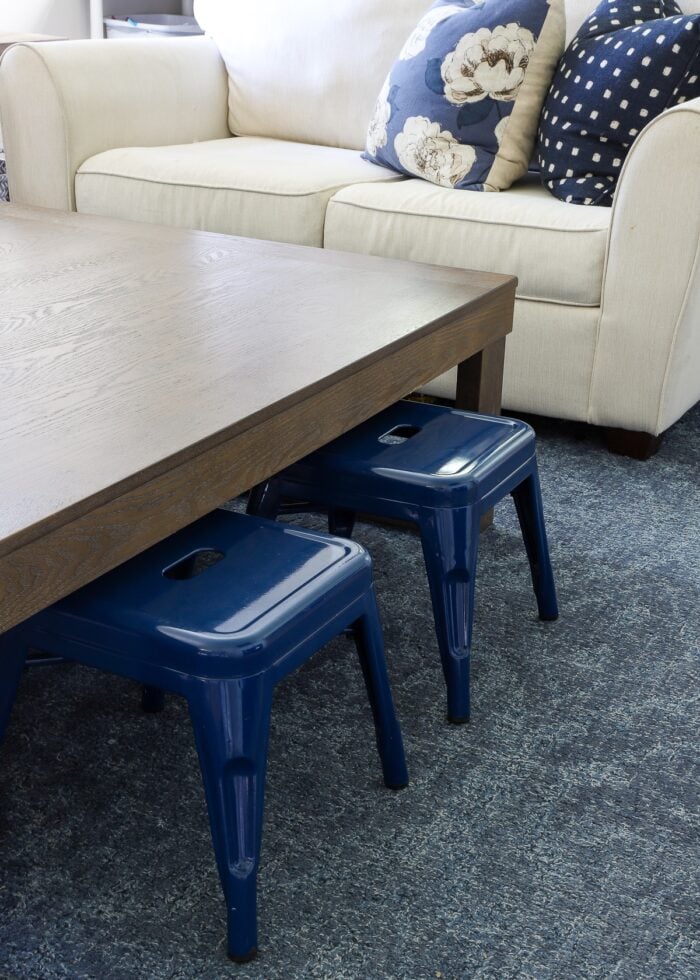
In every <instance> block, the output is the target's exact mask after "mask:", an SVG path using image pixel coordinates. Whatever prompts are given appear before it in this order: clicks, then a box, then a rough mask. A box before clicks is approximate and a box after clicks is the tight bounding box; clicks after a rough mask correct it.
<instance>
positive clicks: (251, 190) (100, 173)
mask: <svg viewBox="0 0 700 980" xmlns="http://www.w3.org/2000/svg"><path fill="white" fill-rule="evenodd" d="M77 177H112V178H113V179H116V180H135V181H139V182H141V183H144V184H157V185H161V186H164V187H189V188H192V189H195V190H196V189H200V190H207V191H231V192H234V193H235V192H238V193H242V194H265V195H267V196H268V197H315V196H316V195H318V194H335V193H336V192H337V191H339V190H343V189H344V188H345V187H348V184H334V185H332V186H328V187H319V188H317V189H316V190H313V191H294V192H289V191H285V190H279V191H267V190H262V189H260V188H255V187H230V186H226V185H225V184H204V183H198V184H192V183H189V182H188V183H186V182H184V181H175V180H161V179H154V178H153V177H137V176H133V175H131V174H115V173H109V172H107V171H104V170H82V169H79V170H78V172H77V173H76V178H77ZM350 183H351V184H352V183H357V181H355V180H353V181H350ZM368 183H369V182H368Z"/></svg>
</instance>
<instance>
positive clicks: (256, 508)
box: [248, 401, 559, 723]
mask: <svg viewBox="0 0 700 980" xmlns="http://www.w3.org/2000/svg"><path fill="white" fill-rule="evenodd" d="M509 493H510V494H512V496H513V500H514V502H515V507H516V511H517V514H518V519H519V521H520V527H521V529H522V534H523V539H524V542H525V550H526V552H527V557H528V560H529V563H530V572H531V575H532V582H533V586H534V590H535V596H536V598H537V605H538V610H539V614H540V618H541V619H545V620H547V619H556V618H557V616H558V615H559V610H558V606H557V598H556V590H555V587H554V578H553V575H552V568H551V563H550V559H549V549H548V546H547V536H546V532H545V525H544V515H543V512H542V499H541V493H540V483H539V476H538V471H537V457H536V445H535V434H534V432H533V431H532V429H531V428H530V426H529V425H526V424H525V423H524V422H521V421H518V420H517V419H503V418H496V417H494V416H489V415H477V414H474V413H471V412H462V411H459V410H458V409H451V408H447V407H445V406H442V405H430V404H427V403H425V402H412V401H401V402H397V404H396V405H392V406H391V408H388V409H386V410H385V411H383V412H380V413H379V415H376V416H374V417H373V418H371V419H368V420H367V421H366V422H363V423H362V424H361V425H358V426H357V427H356V428H354V429H353V430H352V431H351V432H348V433H346V434H345V435H342V436H340V438H338V439H335V440H334V441H333V442H331V443H329V444H328V445H327V446H324V447H323V448H322V449H319V450H317V451H316V452H313V453H311V454H310V455H309V456H306V457H305V458H304V459H302V460H301V461H300V462H298V463H295V464H294V465H292V466H289V467H288V468H287V469H286V470H284V471H283V472H282V473H279V474H278V475H277V476H276V477H274V478H273V479H272V480H269V481H268V482H267V483H265V484H261V485H260V486H259V487H256V488H255V490H254V491H252V492H251V495H250V498H249V501H248V511H249V513H253V514H260V515H263V516H266V517H275V516H276V515H277V514H278V513H280V512H287V513H289V512H294V511H299V510H314V509H322V510H327V511H328V522H329V528H330V530H331V531H333V533H335V534H342V535H346V536H348V537H349V536H350V535H351V534H352V529H353V524H354V520H355V515H356V514H357V513H358V512H359V513H365V514H372V515H375V516H377V517H389V518H393V519H397V518H398V519H400V520H404V521H412V522H413V523H415V524H417V525H418V527H419V529H420V534H421V543H422V546H423V556H424V558H425V567H426V572H427V575H428V583H429V585H430V595H431V599H432V605H433V615H434V619H435V632H436V635H437V640H438V646H439V648H440V655H441V659H442V666H443V671H444V674H445V682H446V686H447V715H448V718H449V720H450V721H453V722H456V723H461V722H464V721H467V720H468V719H469V711H470V697H469V664H470V652H471V635H472V623H473V617H474V582H475V578H476V565H477V554H478V547H479V520H480V517H481V515H482V514H483V513H485V512H486V511H488V510H490V509H491V508H492V507H493V506H494V504H496V503H498V501H499V500H501V499H502V498H503V497H505V496H506V495H507V494H509Z"/></svg>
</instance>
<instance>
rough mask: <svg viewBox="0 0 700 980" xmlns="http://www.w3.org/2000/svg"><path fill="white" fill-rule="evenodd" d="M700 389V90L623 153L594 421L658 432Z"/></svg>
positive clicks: (591, 404) (593, 398)
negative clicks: (699, 93)
mask: <svg viewBox="0 0 700 980" xmlns="http://www.w3.org/2000/svg"><path fill="white" fill-rule="evenodd" d="M699 399H700V99H694V100H692V101H690V102H686V103H684V104H682V105H678V106H675V107H674V108H672V109H669V110H667V111H666V112H664V113H662V114H661V115H660V116H658V117H657V118H656V119H654V120H653V121H652V122H651V123H650V124H649V126H647V128H646V129H645V130H644V131H643V132H642V133H641V135H640V136H639V137H638V139H637V140H636V142H635V144H634V146H633V147H632V150H631V151H630V153H629V156H628V157H627V160H626V162H625V165H624V167H623V170H622V173H621V175H620V182H619V185H618V189H617V193H616V195H615V202H614V205H613V214H612V220H611V226H610V235H609V239H608V254H607V258H606V267H605V277H604V282H603V298H602V307H601V317H600V323H599V329H598V338H597V345H596V351H595V358H594V363H593V374H592V379H591V389H590V401H589V421H590V422H593V423H595V424H597V425H614V426H621V427H622V428H628V429H636V430H640V431H644V432H648V433H651V434H652V435H658V434H659V433H660V432H663V431H664V429H667V428H668V426H669V425H671V424H672V423H673V422H675V421H676V419H678V418H680V416H681V415H682V414H683V413H684V412H685V411H687V410H688V409H689V408H690V407H692V406H693V405H694V404H695V402H697V401H698V400H699Z"/></svg>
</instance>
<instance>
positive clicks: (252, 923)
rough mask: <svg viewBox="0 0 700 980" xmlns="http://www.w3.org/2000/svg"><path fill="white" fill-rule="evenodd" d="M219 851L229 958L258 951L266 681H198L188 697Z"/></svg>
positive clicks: (267, 713) (242, 957)
mask: <svg viewBox="0 0 700 980" xmlns="http://www.w3.org/2000/svg"><path fill="white" fill-rule="evenodd" d="M187 700H188V703H189V707H190V715H191V718H192V727H193V729H194V735H195V741H196V744H197V752H198V754H199V762H200V766H201V769H202V779H203V782H204V791H205V794H206V798H207V808H208V811H209V823H210V826H211V835H212V841H213V844H214V853H215V855H216V862H217V865H218V868H219V876H220V878H221V884H222V887H223V891H224V897H225V899H226V908H227V912H228V955H229V956H230V958H231V959H232V960H235V961H236V962H239V963H244V962H246V961H247V960H251V959H253V958H254V957H255V955H256V953H257V913H256V883H257V872H258V862H259V859H260V841H261V835H262V818H263V803H264V797H265V770H266V763H267V742H268V732H269V725H270V710H271V706H272V692H271V691H270V690H269V688H268V686H267V684H266V683H264V681H263V680H261V678H260V676H259V675H258V676H256V677H252V678H239V679H236V680H224V681H210V680H207V681H198V682H194V684H193V687H192V688H191V690H190V692H189V693H188V696H187Z"/></svg>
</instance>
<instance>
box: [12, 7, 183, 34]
mask: <svg viewBox="0 0 700 980" xmlns="http://www.w3.org/2000/svg"><path fill="white" fill-rule="evenodd" d="M103 7H104V13H105V16H107V17H108V16H109V15H110V14H117V15H119V14H128V13H140V14H149V13H150V14H160V13H171V14H175V13H180V10H181V3H180V0H103ZM15 31H21V32H25V33H27V32H28V33H36V34H57V35H58V36H59V37H90V0H0V33H3V32H8V33H9V32H12V33H14V32H15Z"/></svg>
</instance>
